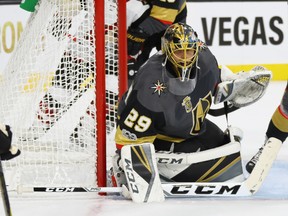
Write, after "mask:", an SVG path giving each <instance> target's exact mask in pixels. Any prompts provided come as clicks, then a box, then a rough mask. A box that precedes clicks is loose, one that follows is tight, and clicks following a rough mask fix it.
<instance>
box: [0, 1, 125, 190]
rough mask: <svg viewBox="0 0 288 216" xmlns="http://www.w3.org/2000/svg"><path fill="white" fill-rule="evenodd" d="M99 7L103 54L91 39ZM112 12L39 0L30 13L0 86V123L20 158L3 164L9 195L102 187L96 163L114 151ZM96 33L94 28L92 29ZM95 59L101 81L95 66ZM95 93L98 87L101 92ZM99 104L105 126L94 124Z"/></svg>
mask: <svg viewBox="0 0 288 216" xmlns="http://www.w3.org/2000/svg"><path fill="white" fill-rule="evenodd" d="M123 2H124V1H123ZM100 3H102V4H103V9H104V8H105V10H104V11H103V13H102V14H101V12H99V14H97V16H103V15H104V14H105V19H104V20H105V31H104V29H103V33H104V32H105V37H104V35H103V41H104V39H105V49H104V50H105V52H104V51H103V52H102V50H101V41H100V43H99V44H100V45H99V47H97V46H96V44H97V43H96V42H97V39H98V38H97V37H99V40H101V36H100V35H98V33H97V29H96V28H95V24H96V26H97V20H95V19H97V16H96V14H95V9H96V8H97V7H98V11H99V8H101V5H100V6H99V5H98V6H97V5H96V4H100ZM104 4H105V7H104ZM117 8H118V3H117V2H115V1H112V0H109V1H106V0H105V3H104V0H103V1H101V0H40V1H39V2H38V4H37V6H36V10H35V12H33V13H31V16H30V18H29V20H28V22H27V24H26V27H25V29H24V31H23V33H22V35H21V38H20V41H19V43H18V46H17V48H16V50H15V51H14V53H13V55H12V56H11V58H10V60H9V62H8V64H7V66H6V69H5V71H4V74H2V76H1V80H0V91H1V95H0V100H1V108H0V112H1V113H0V120H1V122H3V123H5V124H8V125H10V126H11V128H12V131H13V144H14V145H16V146H17V147H18V148H20V150H21V152H22V154H21V155H20V156H19V157H17V158H15V159H13V160H10V161H7V162H3V164H4V171H5V175H6V178H7V180H6V181H7V183H8V184H9V187H8V189H9V190H14V189H17V188H18V187H19V186H26V185H27V186H48V187H49V186H51V187H54V186H57V187H58V186H79V185H80V186H84V187H93V186H97V185H98V186H105V184H106V182H105V180H106V176H103V175H106V167H105V164H104V165H102V166H99V164H98V163H97V162H96V161H97V159H99V158H100V159H101V162H103V160H104V163H105V160H106V155H105V154H106V152H105V151H106V146H104V147H103V145H107V146H110V147H111V146H112V147H111V148H113V147H114V143H113V135H114V127H115V120H116V106H117V100H118V83H119V82H118V71H119V64H118V62H119V56H118V53H119V50H118V41H119V39H118V32H119V30H118V26H117V24H116V23H117V22H118V9H117ZM19 10H20V8H19ZM104 12H105V13H104ZM100 21H101V19H100ZM101 27H102V26H101V23H100V24H99V27H98V26H97V28H101ZM103 28H104V22H103ZM98 30H99V29H98ZM101 32H102V31H100V34H101ZM97 45H98V44H97ZM96 48H97V49H96ZM103 48H104V45H103ZM104 53H105V54H104ZM101 56H103V58H100V61H101V59H104V61H103V62H104V67H103V68H104V70H105V71H106V76H104V78H101V76H100V75H101V74H100V75H99V73H103V74H104V73H105V72H104V70H101V68H102V67H100V66H98V65H99V64H98V65H97V61H96V59H97V60H98V58H97V57H101ZM99 69H100V70H99ZM97 73H98V74H97ZM98 75H99V76H98ZM102 77H103V76H102ZM97 79H98V80H97ZM99 79H100V80H99ZM101 79H102V80H101ZM105 80H106V81H105ZM97 85H104V91H102V92H101V90H99V89H98V88H97ZM97 97H99V98H98V99H97ZM101 100H102V101H104V109H105V110H104V112H103V110H102V113H104V115H105V118H104V122H103V121H101V118H98V116H97V115H99V114H98V111H100V109H103V106H102V108H101V106H97V103H98V102H99V101H100V102H101ZM100 115H101V112H100ZM103 125H104V131H105V134H106V135H105V134H104V136H105V138H104V139H103V137H101V139H100V140H102V141H99V137H97V134H98V132H97V130H99V129H98V127H101V128H102V129H101V128H100V130H102V131H103ZM98 136H99V135H98ZM106 143H107V144H106ZM99 145H102V147H101V148H102V150H101V151H102V152H100V151H99ZM110 147H109V148H110ZM103 148H104V151H103ZM109 148H108V149H109ZM99 155H100V156H99ZM100 175H102V176H100ZM99 176H100V177H99ZM99 178H102V183H101V184H102V185H99V182H98V181H99ZM103 179H104V182H103Z"/></svg>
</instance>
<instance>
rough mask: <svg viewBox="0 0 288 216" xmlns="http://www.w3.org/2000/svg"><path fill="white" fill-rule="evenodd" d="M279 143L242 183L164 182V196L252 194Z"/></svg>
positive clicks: (53, 189)
mask: <svg viewBox="0 0 288 216" xmlns="http://www.w3.org/2000/svg"><path fill="white" fill-rule="evenodd" d="M281 145H282V142H281V141H280V140H278V139H276V138H270V139H269V140H268V141H267V142H266V144H265V146H264V147H263V151H262V154H261V155H260V157H259V160H258V162H257V164H256V166H255V168H254V169H253V171H252V172H251V174H250V175H249V176H248V178H247V179H246V180H245V181H243V182H177V183H175V182H173V183H171V182H168V183H162V185H161V186H162V188H163V191H164V195H165V197H167V198H169V197H171V198H173V197H186V198H187V197H197V196H209V197H211V196H217V197H240V196H251V195H254V194H255V193H256V192H257V191H258V190H259V188H260V187H261V185H262V183H263V181H264V180H265V178H266V176H267V175H268V172H269V170H270V168H271V166H272V164H273V162H274V161H275V159H276V157H277V154H278V152H279V150H280V147H281ZM17 192H18V193H23V192H58V193H59V192H60V193H63V192H64V193H70V192H104V193H121V192H122V188H121V187H91V188H89V187H19V188H18V191H17Z"/></svg>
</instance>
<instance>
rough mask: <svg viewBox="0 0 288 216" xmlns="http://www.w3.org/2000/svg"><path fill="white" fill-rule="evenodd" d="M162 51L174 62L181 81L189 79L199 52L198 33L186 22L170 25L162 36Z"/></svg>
mask: <svg viewBox="0 0 288 216" xmlns="http://www.w3.org/2000/svg"><path fill="white" fill-rule="evenodd" d="M162 51H163V53H165V54H166V56H167V58H168V60H169V61H170V62H171V63H172V64H173V66H174V69H175V72H176V75H177V77H179V78H180V80H181V81H185V80H186V79H189V77H190V71H191V69H192V66H193V64H194V63H195V62H196V60H197V57H198V52H199V39H198V37H197V33H196V32H195V31H194V30H193V29H192V28H191V27H190V26H188V25H186V24H181V23H177V24H174V25H172V26H170V27H169V28H168V29H167V30H166V32H165V34H164V36H163V37H162Z"/></svg>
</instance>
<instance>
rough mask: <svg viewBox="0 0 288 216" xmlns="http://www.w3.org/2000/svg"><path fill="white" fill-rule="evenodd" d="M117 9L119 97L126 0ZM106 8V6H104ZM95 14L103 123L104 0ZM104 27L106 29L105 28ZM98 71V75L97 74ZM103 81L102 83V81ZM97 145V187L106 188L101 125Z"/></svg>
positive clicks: (123, 69)
mask: <svg viewBox="0 0 288 216" xmlns="http://www.w3.org/2000/svg"><path fill="white" fill-rule="evenodd" d="M115 1H116V2H117V8H118V15H117V17H118V20H117V27H116V28H117V29H118V50H119V52H118V64H119V97H121V96H122V95H123V93H124V92H125V91H126V89H127V86H128V83H127V77H128V74H127V37H126V0H115ZM106 6H107V5H106ZM95 12H96V14H97V16H96V19H95V26H96V27H95V35H96V47H97V48H96V49H97V52H96V70H97V74H98V75H99V74H100V75H99V79H97V81H98V83H97V85H96V86H97V87H96V91H97V92H102V93H104V94H103V95H101V98H99V97H98V100H97V110H99V112H98V113H97V116H98V120H100V119H101V120H100V121H101V122H105V107H106V103H105V100H103V99H102V98H104V97H105V85H103V84H104V83H105V76H104V73H101V71H104V70H105V55H101V54H100V55H97V53H105V47H104V45H105V31H108V30H109V25H106V24H105V0H98V1H96V2H95ZM98 14H99V15H98ZM105 25H106V27H105ZM99 71H100V73H99ZM103 80H104V81H103ZM103 102H104V103H103ZM97 143H98V153H99V154H98V158H97V164H98V167H99V168H97V173H98V174H97V175H98V186H106V169H103V167H106V164H107V163H106V144H107V143H106V126H105V125H104V124H101V125H99V126H97Z"/></svg>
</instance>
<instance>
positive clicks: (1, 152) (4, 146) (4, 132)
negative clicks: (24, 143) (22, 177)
mask: <svg viewBox="0 0 288 216" xmlns="http://www.w3.org/2000/svg"><path fill="white" fill-rule="evenodd" d="M11 141H12V132H11V130H10V127H9V126H8V125H3V124H1V123H0V157H1V160H10V159H12V158H14V157H17V156H18V155H20V153H21V152H20V150H19V149H18V148H17V147H15V146H11Z"/></svg>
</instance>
